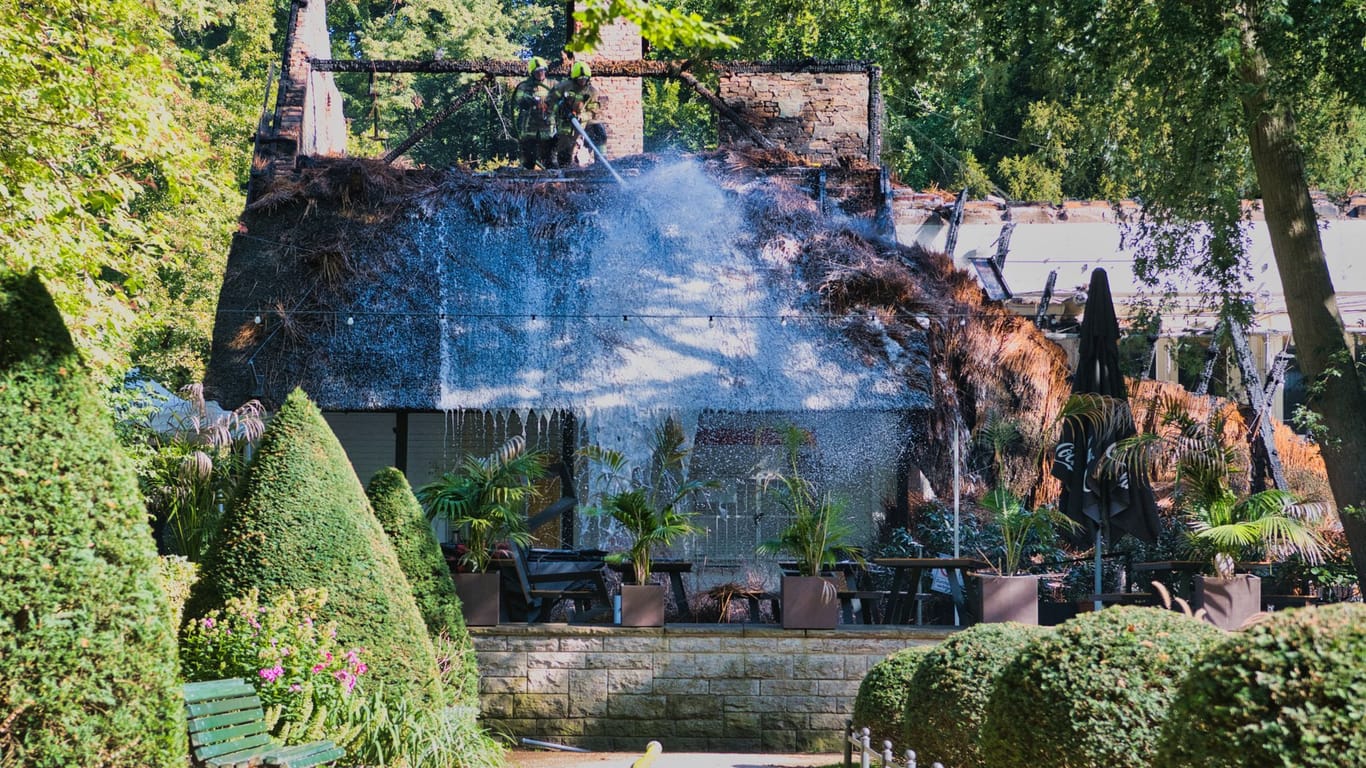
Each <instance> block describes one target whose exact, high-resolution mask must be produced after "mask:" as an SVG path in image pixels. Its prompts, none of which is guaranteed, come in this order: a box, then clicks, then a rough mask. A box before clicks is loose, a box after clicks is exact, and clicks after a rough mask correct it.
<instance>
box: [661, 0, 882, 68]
mask: <svg viewBox="0 0 1366 768" xmlns="http://www.w3.org/2000/svg"><path fill="white" fill-rule="evenodd" d="M683 6H684V7H685V8H686V9H687V10H689V11H693V12H696V13H699V14H701V15H702V16H703V17H704V18H708V19H715V20H717V21H718V23H719V24H720V25H721V27H723V28H724V29H725V30H726V31H727V32H728V33H730V34H732V35H735V37H736V38H737V40H736V46H737V47H735V51H734V54H733V56H734V58H738V59H742V60H746V61H797V60H801V59H807V58H814V59H827V60H829V59H846V60H852V59H870V58H874V57H875V55H876V54H877V53H878V51H879V43H880V40H881V34H880V32H881V30H880V26H881V25H880V23H879V22H880V19H878V18H877V17H876V16H874V15H873V14H872V13H871V11H872V9H871V8H869V7H868V5H867V4H866V3H864V2H861V0H767V1H766V2H737V0H686V1H685V2H684V3H683ZM886 10H887V12H889V13H890V12H892V10H891V9H886ZM656 47H657V48H673V47H676V46H668V45H664V44H659V45H656ZM684 52H685V51H680V52H679V53H684Z"/></svg>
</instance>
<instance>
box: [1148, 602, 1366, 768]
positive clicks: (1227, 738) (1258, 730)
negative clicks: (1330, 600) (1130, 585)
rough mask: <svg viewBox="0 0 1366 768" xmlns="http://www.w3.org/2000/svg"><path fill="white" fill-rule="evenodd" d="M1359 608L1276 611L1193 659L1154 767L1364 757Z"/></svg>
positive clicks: (1327, 762) (1364, 631)
mask: <svg viewBox="0 0 1366 768" xmlns="http://www.w3.org/2000/svg"><path fill="white" fill-rule="evenodd" d="M1363 648H1366V608H1363V607H1362V606H1361V605H1360V604H1357V603H1344V604H1340V605H1333V606H1325V607H1322V608H1301V609H1297V610H1289V611H1277V612H1275V613H1274V614H1272V615H1271V617H1270V618H1268V619H1267V620H1266V621H1264V622H1260V623H1258V624H1256V625H1254V626H1253V627H1251V628H1250V629H1247V630H1245V631H1242V632H1238V633H1236V634H1233V635H1231V636H1230V637H1229V638H1228V639H1227V640H1225V641H1224V642H1223V643H1222V644H1220V645H1219V646H1218V647H1216V648H1215V649H1214V650H1213V651H1211V652H1210V653H1209V654H1208V655H1206V656H1205V657H1204V658H1203V659H1201V660H1200V661H1199V663H1197V664H1196V666H1195V668H1194V669H1193V670H1192V671H1191V673H1190V674H1189V675H1188V676H1187V677H1186V680H1185V682H1184V683H1183V684H1182V686H1181V690H1180V692H1179V693H1178V694H1177V697H1176V700H1175V701H1174V702H1173V703H1172V705H1171V712H1170V715H1169V716H1168V717H1167V721H1166V725H1165V727H1164V729H1163V732H1162V747H1161V749H1160V750H1159V751H1158V753H1157V760H1156V761H1155V762H1154V763H1153V765H1162V766H1172V768H1186V767H1188V766H1189V767H1190V768H1194V767H1195V766H1211V765H1217V766H1224V767H1226V768H1254V766H1256V767H1258V768H1260V766H1270V765H1276V766H1296V767H1297V768H1328V767H1329V766H1334V767H1336V766H1340V765H1361V764H1362V763H1363V761H1366V730H1363V729H1362V727H1361V718H1362V715H1363V712H1362V701H1363V691H1366V654H1363V651H1362V649H1363Z"/></svg>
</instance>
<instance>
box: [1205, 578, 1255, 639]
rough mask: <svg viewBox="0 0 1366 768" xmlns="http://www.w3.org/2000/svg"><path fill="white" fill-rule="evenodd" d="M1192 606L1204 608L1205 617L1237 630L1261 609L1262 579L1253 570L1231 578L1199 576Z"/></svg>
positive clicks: (1219, 624)
mask: <svg viewBox="0 0 1366 768" xmlns="http://www.w3.org/2000/svg"><path fill="white" fill-rule="evenodd" d="M1191 607H1192V608H1194V609H1195V610H1197V611H1198V610H1200V609H1201V608H1203V609H1205V620H1206V621H1208V622H1209V623H1211V624H1213V625H1214V626H1216V627H1218V628H1220V629H1225V630H1229V631H1232V630H1235V629H1237V628H1239V627H1241V626H1243V623H1244V622H1246V621H1247V620H1248V619H1249V618H1251V617H1252V615H1253V614H1254V613H1258V612H1260V611H1261V610H1262V580H1261V579H1260V578H1258V577H1256V576H1253V575H1252V574H1250V573H1243V574H1238V575H1236V576H1234V577H1233V578H1231V579H1220V578H1216V577H1214V576H1197V577H1196V578H1195V601H1194V603H1193V604H1192V606H1191Z"/></svg>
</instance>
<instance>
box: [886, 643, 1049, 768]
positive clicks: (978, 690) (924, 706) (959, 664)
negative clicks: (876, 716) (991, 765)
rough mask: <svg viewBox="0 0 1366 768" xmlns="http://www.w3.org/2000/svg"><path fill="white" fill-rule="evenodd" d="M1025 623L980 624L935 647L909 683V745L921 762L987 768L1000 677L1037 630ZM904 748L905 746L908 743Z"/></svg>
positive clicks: (904, 737)
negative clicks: (985, 753)
mask: <svg viewBox="0 0 1366 768" xmlns="http://www.w3.org/2000/svg"><path fill="white" fill-rule="evenodd" d="M1045 631H1047V630H1044V629H1041V628H1039V627H1033V626H1028V625H1025V624H1016V623H1013V622H1012V623H1007V624H977V625H974V626H972V627H969V628H967V629H965V630H963V631H962V632H958V633H956V634H954V635H953V636H952V637H950V638H948V639H947V640H945V641H943V642H941V643H940V644H939V645H937V646H935V647H934V649H933V650H931V651H930V652H929V653H928V654H926V656H925V659H924V660H923V661H921V662H920V667H919V669H917V670H916V672H915V676H914V677H913V678H911V680H910V682H909V683H908V685H907V686H906V695H905V701H906V710H905V714H904V719H905V728H904V730H903V732H902V734H901V742H902V743H904V747H909V748H910V749H914V750H915V751H916V754H917V756H918V757H919V758H920V761H921V762H923V763H924V764H926V765H929V764H930V762H932V761H936V760H937V761H939V762H942V763H943V764H944V765H952V766H954V768H986V766H987V763H986V761H984V760H983V759H982V751H981V742H980V739H981V733H980V731H981V728H982V723H983V721H984V720H986V709H987V700H988V699H989V698H990V697H991V690H992V687H993V685H994V684H995V683H996V679H997V677H998V676H999V675H1000V674H1001V671H1002V670H1003V669H1005V667H1006V665H1007V664H1009V663H1010V661H1011V660H1012V659H1014V658H1015V656H1016V654H1018V653H1019V652H1020V650H1021V649H1022V648H1024V647H1025V645H1026V644H1028V643H1029V641H1030V640H1032V639H1033V638H1034V637H1035V636H1036V635H1037V634H1039V633H1040V632H1045ZM904 747H903V748H904Z"/></svg>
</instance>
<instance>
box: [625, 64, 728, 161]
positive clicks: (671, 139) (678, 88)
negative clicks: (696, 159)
mask: <svg viewBox="0 0 1366 768" xmlns="http://www.w3.org/2000/svg"><path fill="white" fill-rule="evenodd" d="M692 93H693V91H692V89H690V88H684V87H683V84H682V83H681V82H679V81H678V80H663V81H659V80H646V81H645V83H644V93H643V96H644V99H645V107H644V111H645V151H646V152H660V151H664V150H669V149H673V150H685V151H689V152H700V151H702V150H706V149H712V148H715V146H716V128H715V123H714V120H713V117H712V110H711V106H710V105H709V104H707V103H706V102H705V101H703V100H701V99H695V98H693V97H692Z"/></svg>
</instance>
